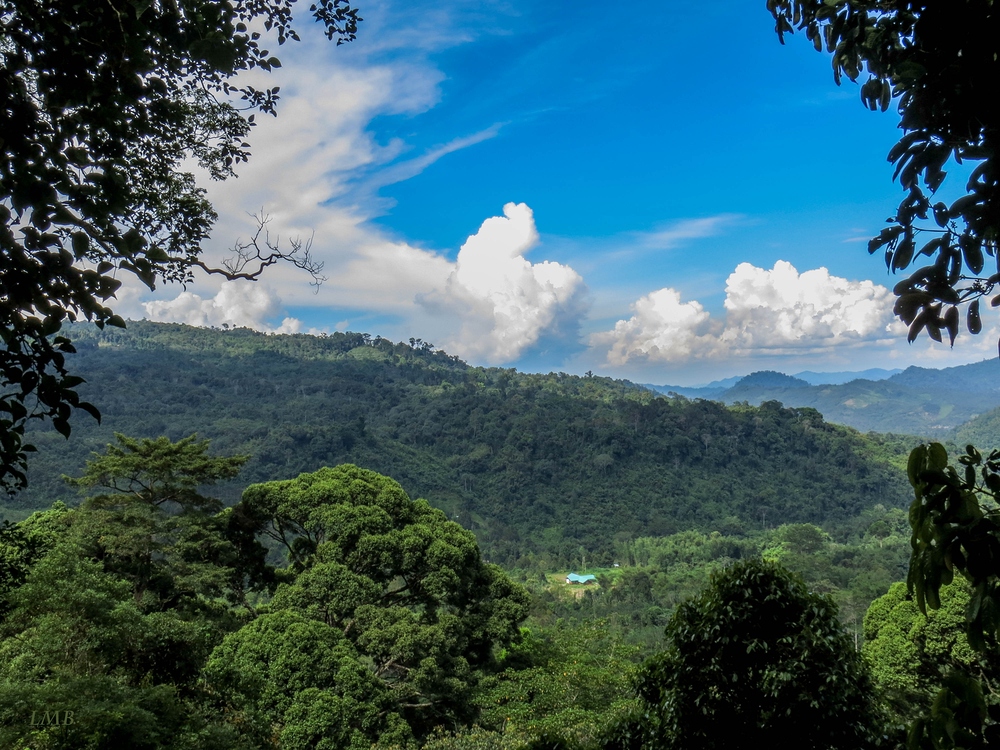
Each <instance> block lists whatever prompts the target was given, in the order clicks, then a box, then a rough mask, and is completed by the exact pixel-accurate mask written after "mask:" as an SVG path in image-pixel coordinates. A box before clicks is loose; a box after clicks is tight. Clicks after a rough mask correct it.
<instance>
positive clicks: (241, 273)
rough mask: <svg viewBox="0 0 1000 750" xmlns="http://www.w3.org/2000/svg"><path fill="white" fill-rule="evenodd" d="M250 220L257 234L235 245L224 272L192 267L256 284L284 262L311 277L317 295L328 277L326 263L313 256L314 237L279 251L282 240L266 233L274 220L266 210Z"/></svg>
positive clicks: (199, 263)
mask: <svg viewBox="0 0 1000 750" xmlns="http://www.w3.org/2000/svg"><path fill="white" fill-rule="evenodd" d="M251 216H253V218H254V221H256V222H257V230H256V231H255V232H254V233H253V235H252V236H251V237H250V239H249V240H247V241H246V242H243V241H242V240H237V241H236V244H235V245H234V246H233V255H232V256H231V257H229V258H226V259H225V260H224V261H222V268H216V267H213V266H209V265H208V264H206V263H205V262H203V261H201V260H194V261H192V265H195V266H198V267H199V268H201V269H202V270H203V271H205V272H206V273H211V274H218V275H221V276H225V277H226V278H227V279H228V280H229V281H235V280H236V279H245V280H247V281H256V280H257V279H258V278H260V275H261V273H263V271H264V269H265V268H268V267H269V266H273V265H274V264H275V263H278V262H279V261H285V262H288V263H291V264H292V265H293V266H295V267H296V268H301V269H302V270H303V271H305V272H306V273H308V274H309V275H310V276H312V279H313V280H312V282H311V284H312V286H314V287H315V291H317V292H318V291H319V287H320V285H321V284H322V283H323V282H324V281H326V280H327V277H326V276H323V275H322V271H323V261H319V260H316V259H315V258H314V257H313V256H312V243H313V238H314V237H315V234H314V235H313V236H311V237H310V238H309V239H308V240H306V241H305V242H303V241H302V240H301V239H299V238H295V239H292V240H290V241H289V245H290V246H291V247H290V249H288V250H282V249H281V247H280V243H281V238H280V237H276V238H275V239H274V240H273V241H272V240H271V235H270V232H268V231H267V225H268V224H269V223H270V221H271V217H270V216H269V215H267V214H266V213H264V209H261V210H260V212H259V213H256V214H251ZM262 235H263V236H262Z"/></svg>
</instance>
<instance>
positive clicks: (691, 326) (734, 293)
mask: <svg viewBox="0 0 1000 750" xmlns="http://www.w3.org/2000/svg"><path fill="white" fill-rule="evenodd" d="M892 302H893V297H892V293H891V292H890V291H889V290H888V289H886V288H885V287H883V286H880V285H878V284H875V283H873V282H871V281H850V280H848V279H844V278H840V277H838V276H833V275H831V274H830V272H829V271H828V270H827V269H826V268H817V269H814V270H810V271H805V272H803V273H801V274H800V273H799V272H798V271H797V270H796V269H795V267H794V266H792V264H791V263H788V262H787V261H783V260H779V261H777V262H776V263H775V264H774V268H772V269H770V270H767V269H764V268H757V267H756V266H753V265H751V264H750V263H740V264H739V265H738V266H737V267H736V269H735V270H734V271H733V273H731V274H730V275H729V278H728V279H727V281H726V300H725V305H724V306H725V311H726V312H725V319H724V320H721V321H713V320H712V319H711V318H710V316H709V313H708V312H707V311H706V310H705V309H704V308H703V307H702V305H701V304H700V303H699V302H697V301H690V302H681V297H680V294H679V293H678V292H677V291H675V290H674V289H670V288H665V289H660V290H659V291H656V292H653V293H651V294H648V295H646V296H645V297H643V298H642V299H640V300H639V301H638V302H636V303H635V304H634V305H633V306H632V307H633V311H634V315H633V316H632V317H631V318H629V319H628V320H619V321H618V322H617V323H616V324H615V327H614V330H612V331H605V332H601V333H597V334H594V335H593V336H592V337H591V344H592V345H593V346H596V347H602V348H606V349H607V360H608V362H609V364H613V365H623V364H625V363H626V362H628V361H630V360H645V361H651V362H681V361H687V360H693V359H722V358H725V357H732V356H759V355H764V354H773V355H783V354H792V353H800V352H822V351H830V350H833V349H836V348H841V347H852V346H857V345H860V344H867V345H870V344H872V343H875V342H880V341H886V342H889V341H894V340H895V337H898V335H899V331H898V324H897V323H895V319H894V317H893V314H892Z"/></svg>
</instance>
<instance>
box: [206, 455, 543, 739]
mask: <svg viewBox="0 0 1000 750" xmlns="http://www.w3.org/2000/svg"><path fill="white" fill-rule="evenodd" d="M233 516H234V517H235V518H239V519H243V520H244V522H246V523H249V524H251V525H253V526H254V527H255V528H256V529H257V530H258V531H259V532H260V533H261V534H263V535H264V536H265V537H266V538H269V539H270V540H272V541H273V542H274V543H275V544H277V545H280V547H281V548H282V549H283V550H284V551H285V553H286V555H287V557H288V561H289V565H288V567H287V568H286V569H284V570H279V571H278V574H279V576H280V577H281V578H282V579H283V580H284V583H282V584H281V585H279V587H278V589H277V591H276V592H275V594H274V598H273V600H272V601H271V602H270V604H269V605H268V606H267V607H266V609H265V610H263V614H262V615H261V617H259V618H258V619H257V620H255V621H254V622H252V623H250V624H248V625H246V626H244V627H243V628H242V629H241V630H239V631H238V632H236V633H233V634H232V635H230V636H227V637H226V639H225V641H224V642H223V643H222V644H221V645H220V646H219V647H218V648H217V649H216V651H215V652H214V653H213V655H212V658H211V659H210V660H209V662H208V665H207V666H206V669H205V677H206V680H207V682H208V684H209V686H210V687H211V689H212V690H214V691H216V692H217V694H218V695H219V696H220V697H221V699H222V701H223V703H224V705H225V707H226V710H227V711H228V712H230V715H232V716H234V717H238V718H237V719H234V721H237V722H238V723H239V726H240V727H241V731H243V732H244V733H245V734H247V735H248V736H269V735H270V733H271V732H272V731H273V732H277V733H278V734H280V736H281V737H282V738H285V737H286V735H287V736H288V737H292V736H294V737H296V738H303V737H312V738H313V739H311V740H309V742H320V740H321V739H322V741H323V742H325V743H327V744H328V745H329V746H330V747H334V746H336V747H341V746H355V745H356V746H358V747H361V746H365V747H367V745H365V743H366V742H368V743H371V742H372V741H374V740H375V739H378V737H379V736H382V735H387V736H389V737H390V738H395V739H397V740H405V739H406V738H407V737H410V736H413V737H423V736H426V735H428V734H429V733H430V732H431V731H432V730H433V729H434V728H435V727H440V726H443V727H448V728H455V727H457V726H460V725H462V724H464V723H466V722H468V721H469V720H471V719H472V718H473V717H474V715H475V705H474V703H473V702H472V694H473V690H472V688H473V687H474V686H475V685H476V683H477V682H478V680H479V679H480V677H481V675H482V674H484V673H485V672H487V671H489V670H491V669H492V668H493V667H494V665H495V656H496V655H495V649H496V648H497V647H500V646H504V645H506V644H509V643H510V642H512V641H513V640H514V639H515V638H516V637H517V636H518V634H519V630H518V623H519V622H520V621H521V620H523V619H524V617H525V616H526V615H527V612H528V596H527V594H526V592H524V590H523V589H521V588H520V587H519V586H517V585H515V584H514V583H513V582H511V581H510V579H509V578H508V577H507V576H506V575H505V574H504V573H503V572H502V571H501V570H500V569H499V568H498V567H497V566H495V565H489V564H487V563H484V562H483V560H482V558H481V556H480V553H479V547H478V545H477V544H476V540H475V537H474V536H473V535H472V534H471V533H470V532H468V531H466V530H465V529H463V528H462V527H461V526H459V525H458V524H457V523H454V522H452V521H448V520H447V518H446V517H445V515H444V514H443V513H442V512H441V511H439V510H436V509H434V508H431V507H430V505H428V504H427V502H426V501H424V500H416V501H412V500H410V498H409V497H407V495H406V493H405V492H404V491H403V488H402V487H400V486H399V484H398V483H396V482H395V481H393V480H392V479H389V478H388V477H384V476H381V475H379V474H376V473H375V472H373V471H368V470H366V469H360V468H358V467H356V466H351V465H343V466H339V467H337V468H333V469H331V468H326V469H321V470H319V471H317V472H314V473H312V474H303V475H301V476H299V477H298V478H297V479H293V480H287V481H279V482H266V483H264V484H256V485H251V486H250V487H248V488H247V489H246V490H245V491H244V493H243V499H242V500H241V501H240V503H239V504H238V505H237V506H236V507H235V508H234V509H233ZM307 641H308V642H309V643H315V644H317V645H316V646H315V647H313V646H307V645H305V644H306V643H307ZM320 653H322V654H324V655H323V656H320ZM345 675H349V676H345ZM323 706H330V707H336V710H335V712H334V714H331V716H333V715H336V716H339V717H341V718H340V719H336V720H334V719H332V718H330V719H327V721H328V722H330V723H329V724H322V725H320V724H315V723H313V724H311V726H312V727H313V728H312V729H309V730H308V731H307V730H306V729H305V728H303V723H302V722H303V721H305V717H316V716H319V715H320V714H322V711H321V708H322V707H323ZM324 710H325V709H324ZM331 710H333V709H331ZM317 712H319V713H317ZM289 741H291V740H289ZM299 741H300V739H296V740H295V742H299ZM301 741H303V742H304V741H305V740H301ZM282 742H285V740H284V739H283V740H282ZM340 742H342V743H345V744H344V745H340V744H337V743H340ZM296 746H298V745H296ZM323 746H326V745H323Z"/></svg>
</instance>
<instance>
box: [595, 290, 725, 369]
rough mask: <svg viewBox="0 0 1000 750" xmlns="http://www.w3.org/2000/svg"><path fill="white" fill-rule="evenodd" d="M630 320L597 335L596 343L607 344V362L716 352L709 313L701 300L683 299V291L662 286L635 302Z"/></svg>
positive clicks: (665, 359)
mask: <svg viewBox="0 0 1000 750" xmlns="http://www.w3.org/2000/svg"><path fill="white" fill-rule="evenodd" d="M632 309H633V310H634V311H635V315H633V316H632V317H631V318H629V319H628V320H619V321H618V322H617V323H615V328H614V330H613V331H607V332H605V333H598V334H595V335H594V336H593V337H592V338H591V344H592V345H594V346H606V347H608V362H609V363H610V364H613V365H624V364H625V363H626V362H628V361H629V360H630V359H633V358H635V357H639V358H643V359H650V360H656V361H662V362H681V361H684V360H688V359H692V358H702V357H705V356H708V355H711V354H714V353H715V352H717V350H718V349H719V342H718V340H717V339H716V338H715V337H714V336H713V335H712V333H711V331H710V328H709V327H710V321H709V314H708V312H706V311H705V308H703V307H702V306H701V304H700V303H699V302H695V301H692V302H681V295H680V292H677V291H675V290H674V289H660V290H658V291H656V292H652V293H651V294H647V295H646V296H645V297H643V298H642V299H640V300H639V301H638V302H636V303H635V304H634V305H633V306H632Z"/></svg>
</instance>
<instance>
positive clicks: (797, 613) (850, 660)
mask: <svg viewBox="0 0 1000 750" xmlns="http://www.w3.org/2000/svg"><path fill="white" fill-rule="evenodd" d="M638 690H639V697H640V700H641V702H642V708H641V713H642V714H644V715H645V717H646V719H645V720H644V721H640V722H638V724H639V725H642V724H643V723H644V724H645V725H646V726H645V730H644V734H645V744H644V745H643V746H644V747H649V748H654V747H655V748H678V749H680V748H694V747H697V748H703V749H705V750H709V749H710V748H720V749H721V748H758V747H768V748H781V749H782V750H798V749H802V750H820V749H822V750H832V749H833V748H844V749H845V750H846V749H847V748H851V750H855V749H856V748H864V747H870V746H873V743H874V742H875V741H876V739H877V735H878V731H879V716H878V712H877V708H876V705H875V702H874V698H873V696H872V690H871V683H870V681H869V679H868V675H867V673H866V671H865V669H864V665H863V664H862V662H861V659H860V656H859V655H858V654H857V653H856V652H855V650H854V644H853V642H852V641H851V639H850V638H849V636H848V635H847V634H846V633H845V632H844V630H843V629H842V627H841V625H840V623H839V621H838V620H837V611H836V607H835V605H834V604H833V602H832V601H831V600H830V599H828V598H826V597H824V596H820V595H818V594H813V593H811V592H809V591H808V590H807V589H806V586H805V584H804V583H803V582H802V580H801V579H800V578H798V577H797V576H795V575H793V574H791V573H789V572H788V571H787V570H785V569H784V568H782V567H781V566H779V565H778V564H776V563H772V562H766V561H762V560H760V559H751V560H746V561H743V562H739V563H736V564H734V565H732V566H731V567H729V568H726V569H724V570H722V571H720V572H719V573H716V574H715V575H713V577H712V581H711V583H710V584H709V586H708V588H707V589H706V590H705V591H704V592H703V593H702V594H701V595H700V596H697V597H696V598H694V599H691V600H689V601H687V602H684V603H683V604H681V605H680V606H679V607H678V608H677V610H676V612H675V613H674V615H673V617H672V618H671V619H670V622H669V624H668V625H667V629H666V648H665V649H664V650H663V651H662V652H661V653H659V654H657V655H655V656H653V657H651V658H649V659H648V660H647V661H646V662H645V664H644V665H643V667H642V670H641V672H640V675H639V679H638ZM635 730H636V727H635V725H634V724H633V725H631V726H628V725H626V726H624V727H623V728H622V729H621V730H620V732H619V733H625V732H627V731H631V732H632V733H633V735H634V734H635ZM620 739H621V738H619V739H618V743H619V744H617V745H616V744H611V745H609V747H619V746H625V747H629V746H633V745H629V744H628V743H622V742H621V741H620Z"/></svg>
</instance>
